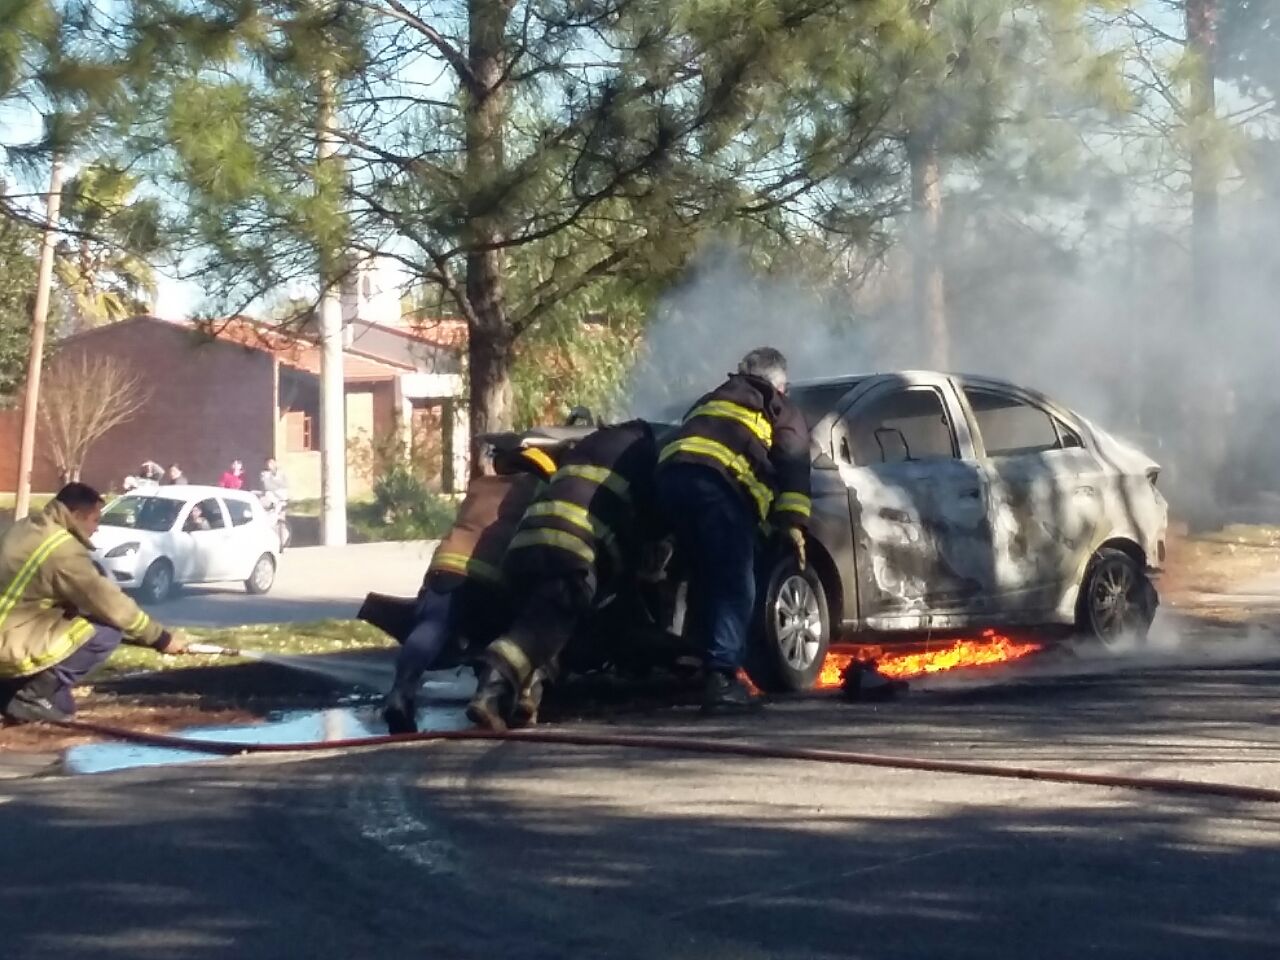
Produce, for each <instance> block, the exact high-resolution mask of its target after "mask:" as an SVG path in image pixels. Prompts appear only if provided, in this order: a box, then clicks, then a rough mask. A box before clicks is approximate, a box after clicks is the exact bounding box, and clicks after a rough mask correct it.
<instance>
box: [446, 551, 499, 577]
mask: <svg viewBox="0 0 1280 960" xmlns="http://www.w3.org/2000/svg"><path fill="white" fill-rule="evenodd" d="M431 571H432V572H435V571H446V572H448V573H457V574H460V575H462V576H464V577H474V578H475V579H477V580H487V581H489V582H490V583H501V582H502V571H501V570H499V569H498V568H497V567H495V566H494V565H493V564H491V563H486V562H485V561H483V560H477V559H476V558H475V557H468V556H467V555H466V554H464V553H441V552H440V551H439V550H437V551H436V552H435V553H434V554H433V555H432V557H431Z"/></svg>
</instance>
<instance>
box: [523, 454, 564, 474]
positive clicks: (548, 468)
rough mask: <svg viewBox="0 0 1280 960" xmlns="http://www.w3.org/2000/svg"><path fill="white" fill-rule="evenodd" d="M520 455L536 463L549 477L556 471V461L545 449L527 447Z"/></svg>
mask: <svg viewBox="0 0 1280 960" xmlns="http://www.w3.org/2000/svg"><path fill="white" fill-rule="evenodd" d="M520 456H522V457H524V458H525V459H526V460H528V461H529V462H530V463H533V464H536V465H537V466H538V467H539V469H541V470H542V472H543V473H545V474H546V475H547V476H548V477H549V476H551V475H552V474H553V473H555V472H556V462H555V461H554V460H552V459H551V457H550V456H548V455H547V453H546V451H544V450H539V449H538V448H537V447H525V448H524V449H523V450H521V451H520Z"/></svg>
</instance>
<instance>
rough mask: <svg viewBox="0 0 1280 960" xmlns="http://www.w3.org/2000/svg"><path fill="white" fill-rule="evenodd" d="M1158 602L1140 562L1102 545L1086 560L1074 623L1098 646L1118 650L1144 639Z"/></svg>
mask: <svg viewBox="0 0 1280 960" xmlns="http://www.w3.org/2000/svg"><path fill="white" fill-rule="evenodd" d="M1158 603H1159V597H1158V596H1157V594H1156V589H1155V586H1154V585H1153V584H1152V583H1151V578H1150V577H1148V576H1147V573H1146V571H1145V570H1143V569H1142V565H1141V564H1140V563H1138V561H1137V560H1135V559H1134V558H1133V557H1131V556H1130V555H1129V554H1127V553H1125V552H1124V551H1123V550H1117V549H1115V548H1113V547H1104V548H1103V549H1101V550H1099V551H1098V552H1097V553H1096V554H1094V556H1093V559H1092V560H1090V561H1089V566H1088V568H1087V569H1086V570H1085V574H1084V580H1083V581H1082V583H1081V584H1080V598H1079V600H1078V601H1077V603H1076V626H1077V627H1078V629H1079V630H1080V631H1081V633H1083V634H1084V635H1085V636H1086V637H1088V638H1089V639H1091V640H1093V641H1095V642H1096V643H1098V644H1100V645H1101V646H1102V647H1104V648H1106V649H1108V650H1121V649H1124V648H1125V647H1128V646H1132V645H1133V644H1134V643H1143V642H1145V641H1146V639H1147V633H1148V631H1149V630H1150V629H1151V621H1152V620H1153V619H1155V615H1156V606H1157V604H1158Z"/></svg>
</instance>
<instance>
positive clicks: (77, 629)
mask: <svg viewBox="0 0 1280 960" xmlns="http://www.w3.org/2000/svg"><path fill="white" fill-rule="evenodd" d="M92 634H93V624H92V623H90V622H89V621H88V620H85V619H84V618H83V617H77V618H76V619H74V620H72V621H71V629H69V630H68V631H67V632H66V633H64V634H63V635H62V636H60V637H58V638H57V639H56V640H54V641H53V646H51V647H50V648H49V649H48V650H46V651H45V652H44V653H42V654H39V655H38V656H35V655H33V656H30V657H27V658H26V659H25V660H19V661H17V662H15V663H0V677H29V676H31V674H33V673H39V672H40V671H41V670H47V669H48V668H49V667H52V666H53V665H54V664H55V663H60V662H61V661H63V660H65V659H67V657H69V656H71V654H72V652H73V651H75V649H76V648H77V647H79V646H80V644H82V643H84V642H85V641H86V640H88V639H89V637H90V636H91V635H92Z"/></svg>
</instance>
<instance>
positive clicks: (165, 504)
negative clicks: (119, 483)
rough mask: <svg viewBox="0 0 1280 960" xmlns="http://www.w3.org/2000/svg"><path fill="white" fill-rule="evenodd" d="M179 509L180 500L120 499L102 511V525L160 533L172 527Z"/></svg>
mask: <svg viewBox="0 0 1280 960" xmlns="http://www.w3.org/2000/svg"><path fill="white" fill-rule="evenodd" d="M181 509H182V501H181V500H170V499H168V498H166V497H121V498H120V499H119V500H117V501H116V502H115V503H113V504H111V506H109V507H108V508H107V509H106V510H105V511H103V514H102V525H103V526H104V527H128V528H130V529H131V530H150V531H152V532H154V533H160V532H162V531H165V530H168V529H170V528H171V527H172V526H173V522H174V521H175V520H177V519H178V511H180V510H181Z"/></svg>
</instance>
